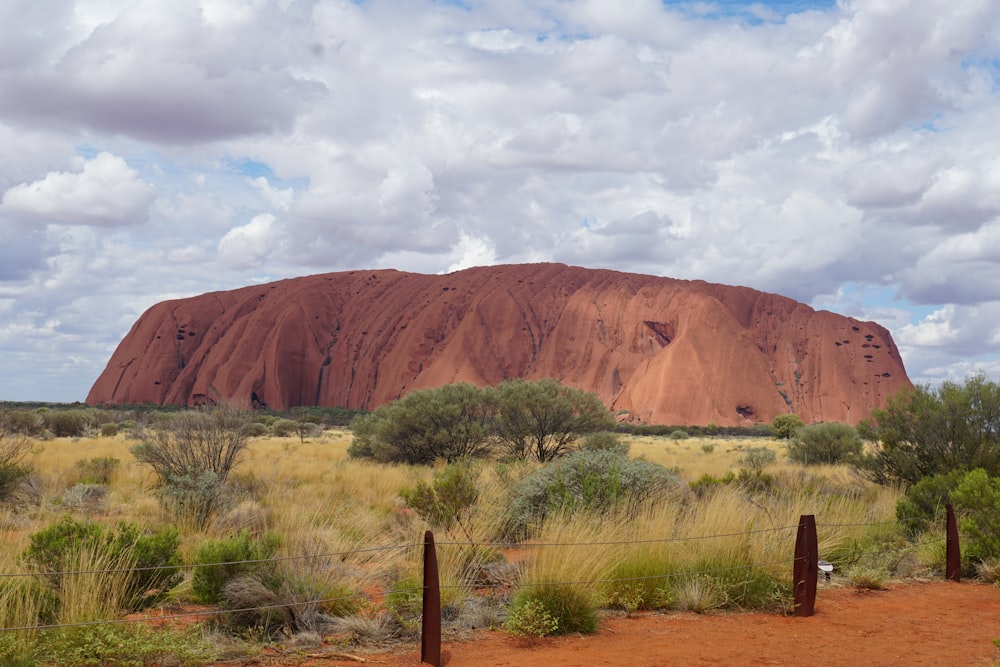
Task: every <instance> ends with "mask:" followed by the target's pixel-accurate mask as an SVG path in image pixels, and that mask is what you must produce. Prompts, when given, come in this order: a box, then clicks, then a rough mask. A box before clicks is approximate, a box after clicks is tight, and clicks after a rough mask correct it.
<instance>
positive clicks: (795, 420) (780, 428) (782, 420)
mask: <svg viewBox="0 0 1000 667" xmlns="http://www.w3.org/2000/svg"><path fill="white" fill-rule="evenodd" d="M803 426H805V422H804V421H802V417H799V416H798V415H795V414H787V415H778V416H776V417H775V418H774V419H773V420H772V421H771V433H772V434H774V437H775V438H780V439H782V440H790V439H791V438H792V437H794V436H795V434H796V433H797V432H798V430H799V429H800V428H802V427H803Z"/></svg>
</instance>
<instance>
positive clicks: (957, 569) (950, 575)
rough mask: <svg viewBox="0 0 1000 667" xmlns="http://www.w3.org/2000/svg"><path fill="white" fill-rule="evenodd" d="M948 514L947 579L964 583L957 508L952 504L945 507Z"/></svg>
mask: <svg viewBox="0 0 1000 667" xmlns="http://www.w3.org/2000/svg"><path fill="white" fill-rule="evenodd" d="M944 508H945V510H947V513H948V520H947V541H946V542H945V551H946V558H945V566H944V576H945V579H951V580H952V581H959V582H960V581H962V550H961V548H960V547H959V544H958V521H957V520H956V519H955V508H954V507H952V506H951V503H947V504H946V505H945V506H944Z"/></svg>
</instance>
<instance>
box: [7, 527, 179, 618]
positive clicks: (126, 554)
mask: <svg viewBox="0 0 1000 667" xmlns="http://www.w3.org/2000/svg"><path fill="white" fill-rule="evenodd" d="M179 545H180V536H179V535H178V534H177V531H176V530H173V529H165V530H162V531H160V532H157V533H147V532H143V531H141V530H140V529H139V528H138V527H137V526H136V525H135V524H133V523H128V522H121V523H119V524H118V525H117V526H116V527H115V528H114V529H113V530H112V529H109V528H105V527H104V526H102V525H101V524H99V523H94V522H92V521H83V522H81V521H76V520H75V519H73V518H72V517H69V516H67V517H65V518H64V519H63V520H62V521H60V522H59V523H57V524H53V525H51V526H49V527H48V528H45V529H43V530H41V531H39V532H37V533H35V534H34V535H32V536H31V543H30V545H29V546H28V548H27V549H26V550H25V551H24V553H22V554H21V558H22V559H23V560H24V561H25V562H26V563H28V564H29V565H30V566H32V567H33V568H35V569H36V570H37V571H38V572H39V574H40V575H41V576H42V577H43V579H45V581H47V582H48V584H49V585H50V587H51V588H52V589H53V590H55V591H59V590H60V588H61V584H62V577H63V575H62V574H60V573H62V572H65V571H66V570H67V567H66V564H67V563H70V562H72V560H71V556H72V554H73V553H75V552H78V551H79V550H81V549H89V550H92V551H97V550H102V551H103V552H105V553H106V554H108V555H109V556H110V557H112V559H115V560H125V559H126V558H129V559H131V561H132V563H133V566H132V568H133V572H132V573H131V574H130V575H129V577H128V581H127V583H126V595H125V598H124V600H125V605H126V608H127V609H128V610H138V609H144V608H146V607H149V606H151V605H153V604H156V603H157V602H159V601H160V600H162V599H163V597H164V596H165V595H166V594H167V592H169V590H170V589H171V588H173V587H174V586H176V585H177V584H178V583H179V582H180V580H181V578H182V575H181V573H180V569H179V566H180V564H181V557H180V553H179V552H178V546H179Z"/></svg>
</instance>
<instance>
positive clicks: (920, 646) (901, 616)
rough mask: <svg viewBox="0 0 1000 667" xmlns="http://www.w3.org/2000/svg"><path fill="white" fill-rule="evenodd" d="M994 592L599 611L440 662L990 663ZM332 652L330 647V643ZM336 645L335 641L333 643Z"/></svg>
mask: <svg viewBox="0 0 1000 667" xmlns="http://www.w3.org/2000/svg"><path fill="white" fill-rule="evenodd" d="M994 639H1000V593H998V590H997V587H996V586H993V585H991V584H983V583H965V582H963V583H961V584H956V583H952V582H946V581H933V582H912V583H900V584H891V585H890V586H889V587H888V589H887V590H883V591H862V590H856V589H854V588H829V589H823V588H822V587H821V589H820V591H819V594H818V596H817V601H816V615H815V616H812V617H809V618H791V617H784V616H779V615H776V614H760V613H716V614H703V615H697V614H692V613H670V614H644V615H637V616H633V617H631V618H625V617H620V618H606V619H603V620H602V621H601V625H600V631H599V632H598V633H597V634H596V635H593V636H567V637H552V638H546V639H543V640H539V641H536V642H534V643H529V642H526V641H524V640H521V639H518V638H515V637H512V636H510V635H507V634H505V633H502V632H497V631H484V632H481V633H478V634H477V635H476V636H475V638H474V639H472V640H469V641H462V642H447V641H446V642H445V643H444V645H443V646H442V664H443V665H447V667H473V666H474V667H488V666H493V667H500V666H507V665H544V666H545V667H571V666H581V667H582V666H584V665H587V666H591V665H635V666H640V667H642V666H646V667H652V666H653V665H656V666H661V665H751V666H752V665H803V666H806V665H816V666H819V665H822V666H823V667H837V666H844V667H848V666H849V667H855V666H857V665H879V666H885V667H894V666H903V665H905V666H907V667H913V666H917V665H934V666H947V667H957V666H959V665H993V664H998V665H1000V662H997V663H994V661H995V660H996V659H997V658H1000V650H998V649H997V647H995V646H994V645H993V641H992V640H994ZM330 650H331V651H333V650H334V649H330ZM341 650H342V649H341ZM359 657H362V658H363V659H365V660H367V661H368V664H377V665H385V666H388V667H415V666H419V665H420V664H421V662H420V648H419V646H415V647H409V648H407V649H401V650H400V651H398V652H395V653H390V654H379V655H374V654H359ZM254 662H256V664H260V665H273V666H276V665H299V666H300V667H332V666H334V665H357V664H359V663H358V662H357V661H352V660H348V659H336V658H334V657H333V656H328V657H327V656H324V655H323V649H317V650H316V651H314V652H311V654H309V655H308V657H306V659H305V660H304V661H302V660H301V659H300V660H299V661H294V660H291V659H290V658H288V657H281V656H271V657H267V656H258V658H257V659H256V660H255V661H254Z"/></svg>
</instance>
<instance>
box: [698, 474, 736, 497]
mask: <svg viewBox="0 0 1000 667" xmlns="http://www.w3.org/2000/svg"><path fill="white" fill-rule="evenodd" d="M734 481H736V473H734V472H733V471H732V470H730V471H728V472H727V473H726V474H725V475H723V476H722V477H714V476H712V475H710V474H708V473H707V472H706V473H705V474H704V475H702V476H701V477H699V478H698V479H697V480H695V481H693V482H691V483H690V484H688V486H690V487H691V490H692V491H693V492H694V494H695V495H696V496H698V497H699V498H703V497H705V496H707V495H708V494H709V493H711V492H712V491H714V490H715V489H718V488H720V487H723V486H725V485H727V484H732V483H733V482H734Z"/></svg>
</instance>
